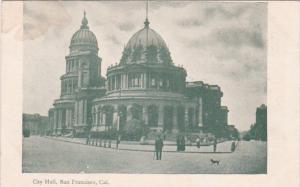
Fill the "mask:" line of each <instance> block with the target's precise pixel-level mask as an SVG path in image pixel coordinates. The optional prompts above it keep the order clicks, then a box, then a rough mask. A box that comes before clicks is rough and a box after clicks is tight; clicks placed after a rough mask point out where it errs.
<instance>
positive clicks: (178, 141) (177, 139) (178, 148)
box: [176, 135, 180, 151]
mask: <svg viewBox="0 0 300 187" xmlns="http://www.w3.org/2000/svg"><path fill="white" fill-rule="evenodd" d="M176 145H177V151H180V136H179V135H178V136H177V138H176Z"/></svg>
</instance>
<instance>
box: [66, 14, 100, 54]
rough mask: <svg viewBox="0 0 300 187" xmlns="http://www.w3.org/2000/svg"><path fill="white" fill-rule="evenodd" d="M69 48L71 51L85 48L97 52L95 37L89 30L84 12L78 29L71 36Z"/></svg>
mask: <svg viewBox="0 0 300 187" xmlns="http://www.w3.org/2000/svg"><path fill="white" fill-rule="evenodd" d="M70 50H71V52H75V51H86V50H92V51H95V52H98V42H97V38H96V36H95V34H94V33H93V32H92V31H90V30H89V27H88V20H87V19H86V16H85V12H84V17H83V19H82V25H81V27H80V29H79V30H78V31H76V32H75V33H74V34H73V36H72V38H71V43H70Z"/></svg>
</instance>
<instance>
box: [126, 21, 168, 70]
mask: <svg viewBox="0 0 300 187" xmlns="http://www.w3.org/2000/svg"><path fill="white" fill-rule="evenodd" d="M144 24H145V26H144V28H143V29H141V30H139V31H138V32H136V33H135V34H134V35H133V36H132V37H131V38H130V39H129V41H128V43H127V44H126V46H125V49H124V51H123V55H122V58H121V61H120V64H134V63H154V64H155V63H158V64H159V63H162V64H172V59H171V56H170V52H169V49H168V47H167V45H166V43H165V41H164V39H163V38H162V37H161V36H160V35H159V34H158V33H157V32H156V31H155V30H153V29H151V28H150V27H149V24H150V23H149V21H148V19H146V21H145V22H144Z"/></svg>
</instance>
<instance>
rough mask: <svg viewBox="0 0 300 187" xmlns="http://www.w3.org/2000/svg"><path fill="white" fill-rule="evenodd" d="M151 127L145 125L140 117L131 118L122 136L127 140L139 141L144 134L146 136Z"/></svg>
mask: <svg viewBox="0 0 300 187" xmlns="http://www.w3.org/2000/svg"><path fill="white" fill-rule="evenodd" d="M148 132H149V128H148V127H147V126H146V125H145V123H144V121H142V120H138V119H132V120H129V121H128V122H127V123H126V125H125V127H124V128H123V130H122V138H123V139H125V140H135V141H138V140H140V139H141V137H142V136H146V135H147V134H148Z"/></svg>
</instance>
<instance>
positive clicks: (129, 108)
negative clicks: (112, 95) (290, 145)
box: [126, 105, 132, 121]
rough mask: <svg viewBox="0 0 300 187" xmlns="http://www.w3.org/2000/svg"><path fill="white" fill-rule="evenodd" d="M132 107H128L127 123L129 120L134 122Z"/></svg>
mask: <svg viewBox="0 0 300 187" xmlns="http://www.w3.org/2000/svg"><path fill="white" fill-rule="evenodd" d="M131 107H132V106H131V105H128V106H127V108H126V109H127V120H126V121H129V120H132V113H131Z"/></svg>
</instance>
